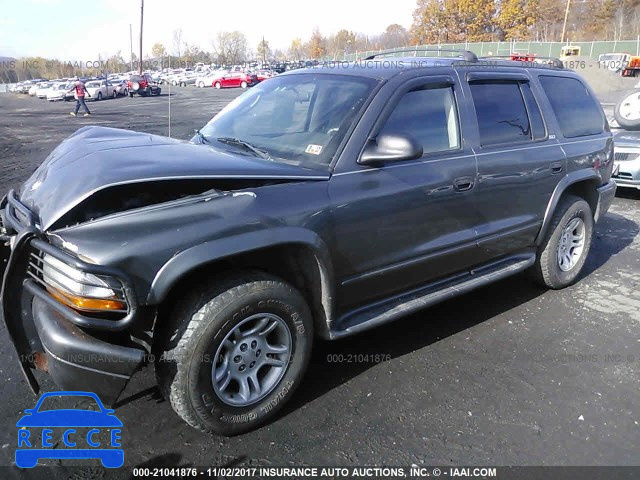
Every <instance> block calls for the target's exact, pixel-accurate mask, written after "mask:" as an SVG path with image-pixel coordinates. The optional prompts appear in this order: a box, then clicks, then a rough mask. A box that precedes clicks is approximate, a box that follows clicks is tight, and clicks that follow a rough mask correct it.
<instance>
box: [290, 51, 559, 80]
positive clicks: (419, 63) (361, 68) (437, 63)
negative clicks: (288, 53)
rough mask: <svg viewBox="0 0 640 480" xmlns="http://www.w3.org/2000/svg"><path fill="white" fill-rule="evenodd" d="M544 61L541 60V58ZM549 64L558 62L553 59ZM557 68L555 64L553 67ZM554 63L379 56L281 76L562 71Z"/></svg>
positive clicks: (305, 69) (316, 67) (484, 58)
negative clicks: (438, 70)
mask: <svg viewBox="0 0 640 480" xmlns="http://www.w3.org/2000/svg"><path fill="white" fill-rule="evenodd" d="M541 58H544V57H541ZM552 61H558V60H556V59H554V60H552ZM556 65H558V64H556ZM556 65H553V64H544V63H535V62H523V61H514V60H510V59H509V58H499V57H494V58H492V57H483V58H479V59H477V60H475V61H468V60H464V59H463V58H461V57H414V56H410V57H378V58H375V59H371V60H367V59H362V60H357V61H355V62H339V61H338V62H324V63H320V64H318V65H316V66H313V67H307V68H301V69H296V70H290V71H287V72H286V73H285V74H284V75H298V74H301V73H310V72H314V71H321V72H322V73H335V74H342V75H356V76H360V77H369V78H377V79H389V78H391V77H394V76H395V75H398V74H399V73H401V72H403V71H406V70H407V69H410V68H434V67H456V66H458V67H472V66H478V67H482V68H483V69H485V70H487V71H491V70H492V68H495V69H496V70H497V69H500V70H504V69H505V68H519V69H524V70H526V69H530V68H540V69H546V70H556V71H557V70H561V68H560V67H559V66H556Z"/></svg>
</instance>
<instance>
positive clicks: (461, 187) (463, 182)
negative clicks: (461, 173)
mask: <svg viewBox="0 0 640 480" xmlns="http://www.w3.org/2000/svg"><path fill="white" fill-rule="evenodd" d="M453 188H455V189H456V190H457V191H458V192H466V191H467V190H471V189H472V188H473V178H472V177H460V178H456V179H455V180H454V181H453Z"/></svg>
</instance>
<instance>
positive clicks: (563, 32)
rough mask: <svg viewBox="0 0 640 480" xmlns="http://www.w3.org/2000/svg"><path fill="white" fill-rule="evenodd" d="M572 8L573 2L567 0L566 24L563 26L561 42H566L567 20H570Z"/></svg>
mask: <svg viewBox="0 0 640 480" xmlns="http://www.w3.org/2000/svg"><path fill="white" fill-rule="evenodd" d="M570 7H571V0H567V9H566V10H565V11H564V23H563V24H562V38H561V39H560V42H564V34H565V33H566V32H567V19H568V18H569V8H570Z"/></svg>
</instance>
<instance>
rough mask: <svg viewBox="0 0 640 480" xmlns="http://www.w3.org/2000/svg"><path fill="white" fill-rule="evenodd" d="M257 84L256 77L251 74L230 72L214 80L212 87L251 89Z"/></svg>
mask: <svg viewBox="0 0 640 480" xmlns="http://www.w3.org/2000/svg"><path fill="white" fill-rule="evenodd" d="M257 83H258V76H257V75H254V74H252V73H242V72H230V73H226V74H225V75H224V76H222V77H220V78H216V79H215V80H214V81H213V83H212V86H213V87H215V88H233V87H242V88H247V87H252V86H253V85H256V84H257Z"/></svg>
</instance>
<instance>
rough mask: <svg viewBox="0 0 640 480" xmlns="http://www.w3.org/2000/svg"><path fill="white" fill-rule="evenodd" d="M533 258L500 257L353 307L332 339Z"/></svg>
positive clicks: (487, 279)
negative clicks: (359, 306) (406, 290)
mask: <svg viewBox="0 0 640 480" xmlns="http://www.w3.org/2000/svg"><path fill="white" fill-rule="evenodd" d="M535 260H536V254H535V252H531V253H522V254H518V255H514V256H511V257H507V258H503V259H501V260H499V261H497V262H492V263H490V264H487V265H483V266H481V267H478V268H475V269H473V270H471V271H468V272H464V273H461V274H458V275H456V276H454V277H449V278H447V279H444V280H440V281H437V282H435V283H430V284H428V285H425V286H423V287H420V288H417V289H414V290H411V291H409V292H404V293H402V294H400V295H397V296H394V297H391V298H388V299H385V300H382V301H380V302H376V303H373V304H370V305H367V306H365V307H361V308H358V309H357V310H352V311H350V312H348V313H346V314H345V315H343V316H342V317H340V318H338V320H337V321H336V322H335V324H334V328H332V329H331V332H330V338H331V339H332V340H333V339H337V338H342V337H347V336H349V335H353V334H355V333H360V332H363V331H365V330H369V329H370V328H374V327H377V326H379V325H382V324H385V323H388V322H391V321H393V320H396V319H398V318H400V317H404V316H406V315H408V314H410V313H413V312H415V311H417V310H421V309H423V308H425V307H429V306H431V305H434V304H436V303H439V302H442V301H444V300H447V299H449V298H452V297H455V296H457V295H460V294H463V293H466V292H469V291H471V290H473V289H475V288H478V287H481V286H483V285H487V284H489V283H493V282H495V281H496V280H500V279H502V278H505V277H508V276H510V275H514V274H516V273H518V272H521V271H523V270H526V269H527V268H529V267H530V266H531V265H533V263H534V262H535Z"/></svg>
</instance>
